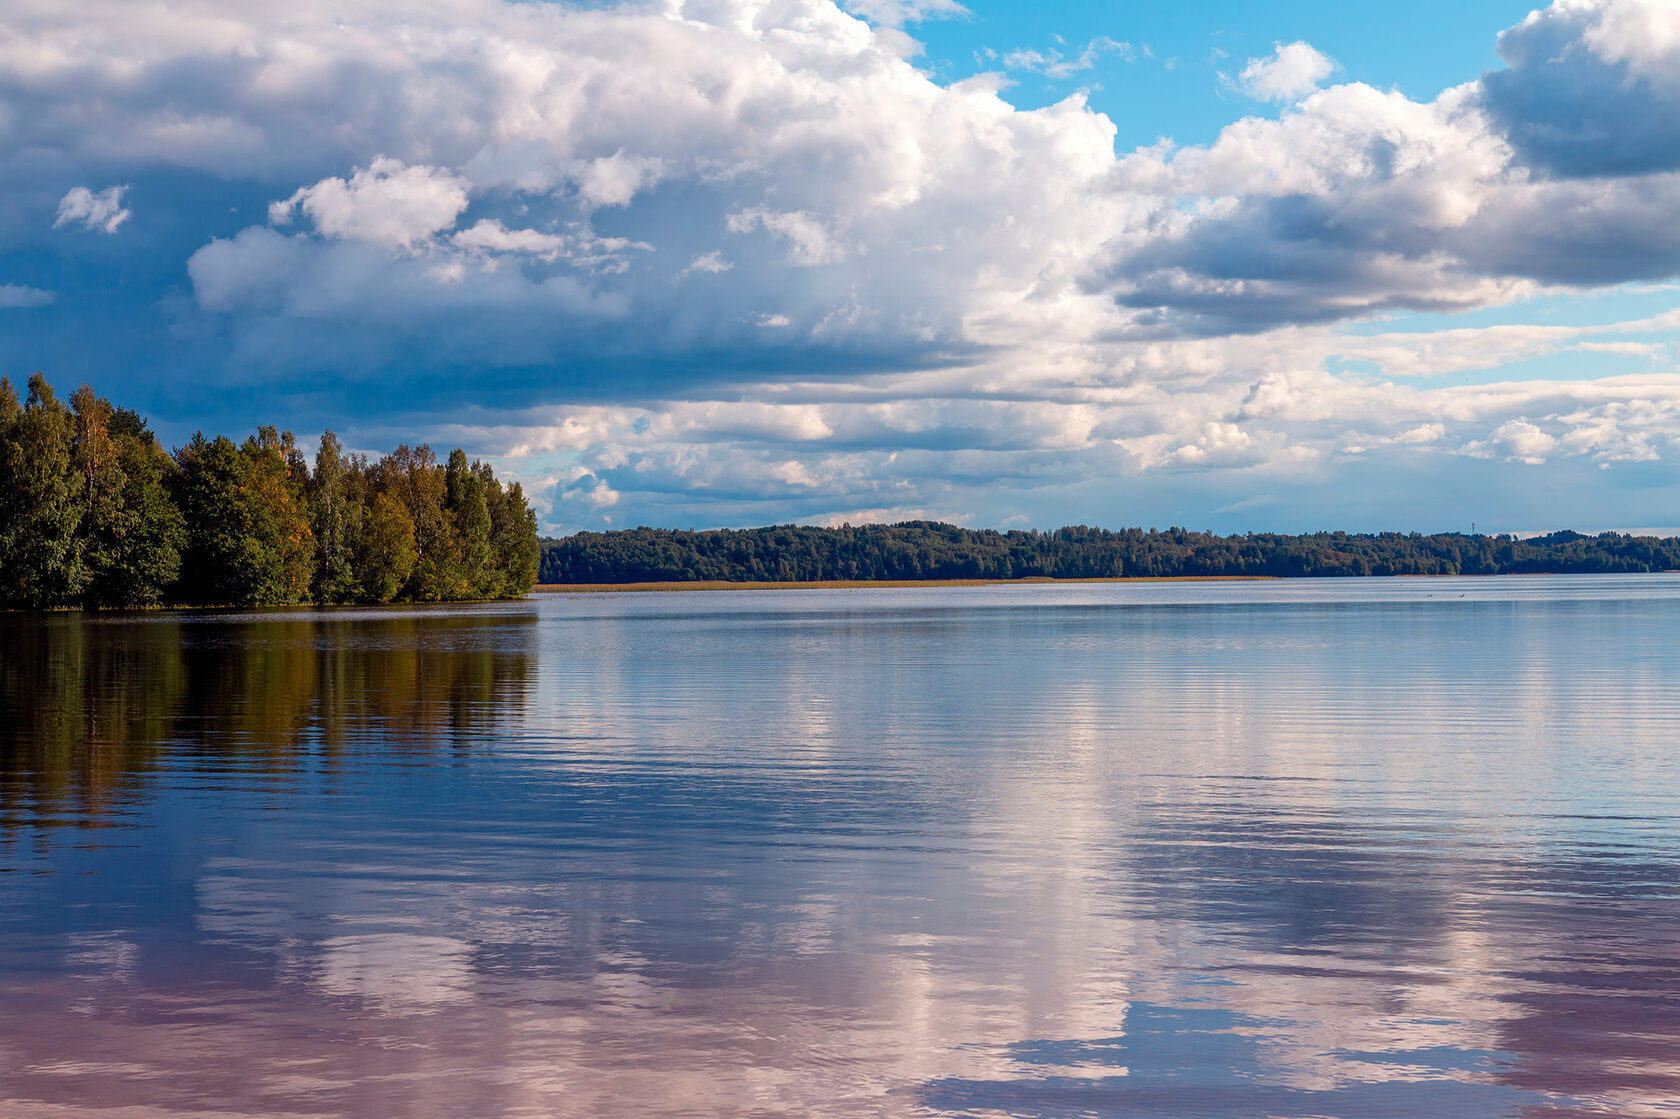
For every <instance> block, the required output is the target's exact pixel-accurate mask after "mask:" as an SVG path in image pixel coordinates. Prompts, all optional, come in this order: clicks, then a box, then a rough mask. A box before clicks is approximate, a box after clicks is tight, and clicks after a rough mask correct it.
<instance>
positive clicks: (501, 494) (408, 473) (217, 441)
mask: <svg viewBox="0 0 1680 1119" xmlns="http://www.w3.org/2000/svg"><path fill="white" fill-rule="evenodd" d="M537 553H538V545H537V524H536V517H535V515H534V514H533V513H532V511H531V509H530V507H529V506H528V505H527V503H526V501H525V495H524V493H523V491H522V490H521V489H520V487H519V485H518V483H514V484H512V485H508V486H503V485H502V484H501V482H500V481H499V480H498V479H497V478H496V476H495V472H494V471H493V470H492V469H491V468H490V467H489V466H488V465H486V464H484V463H482V462H470V461H468V459H467V456H466V454H465V452H463V451H460V450H456V451H454V452H452V453H451V454H450V456H449V459H448V464H447V466H440V465H439V464H438V461H437V457H436V455H434V454H433V453H432V450H431V448H430V447H427V446H424V445H422V446H419V447H413V448H411V447H408V446H406V445H404V446H402V447H399V448H397V450H396V451H395V452H393V453H392V454H390V455H387V456H385V457H383V458H381V459H380V460H379V461H378V462H374V463H370V462H369V461H368V460H367V458H366V457H365V456H362V455H351V454H346V453H345V451H344V448H343V445H342V444H341V443H340V442H339V440H338V438H337V437H336V436H335V435H334V434H333V433H332V432H330V431H329V432H326V433H324V434H323V435H322V437H321V442H320V446H319V449H318V450H317V452H316V455H315V463H314V468H313V469H311V468H310V465H309V463H308V461H307V460H306V458H305V457H304V454H303V452H302V451H301V449H300V448H299V447H298V445H297V440H296V439H295V438H294V437H293V436H292V433H291V432H289V431H280V430H277V429H276V428H274V427H261V428H258V429H257V431H256V433H255V434H254V435H252V436H251V437H250V438H248V439H246V440H245V441H244V442H243V443H237V444H236V443H235V442H234V441H233V440H231V439H229V438H227V437H226V436H217V437H214V438H210V437H207V436H205V435H204V434H202V433H199V434H197V435H194V436H193V438H192V439H191V440H189V441H188V443H187V444H186V445H185V446H184V447H181V448H179V449H178V450H176V451H175V452H174V453H173V454H169V453H168V452H166V451H164V449H163V447H162V446H161V445H160V444H159V443H158V440H157V438H156V437H155V436H154V435H153V434H152V432H151V431H150V430H149V429H148V428H147V426H146V423H145V421H144V420H143V419H142V418H141V417H140V416H139V415H137V414H136V413H134V412H132V411H129V410H127V409H124V408H117V407H114V406H113V405H112V404H111V403H110V402H109V401H107V400H104V399H101V398H100V397H98V396H96V395H95V394H94V392H93V390H92V389H90V388H88V387H87V386H83V387H82V388H81V389H80V390H78V391H77V392H76V393H75V394H74V395H73V396H72V397H71V398H70V403H69V405H65V404H64V403H61V402H60V401H59V400H58V398H57V397H56V396H55V395H54V394H53V390H52V387H51V386H50V385H48V384H47V382H46V380H45V378H43V377H42V376H41V375H40V374H36V375H35V376H34V377H32V378H30V380H29V392H28V397H27V399H26V400H25V401H23V402H20V401H19V400H18V396H17V392H16V390H15V389H14V388H13V387H12V385H11V383H10V382H9V381H8V380H5V379H4V378H0V607H14V608H15V607H23V608H28V609H43V608H52V607H65V606H80V607H87V608H97V607H135V606H150V605H157V604H160V603H182V604H195V605H238V606H265V605H287V604H293V603H301V602H318V603H329V602H389V601H392V600H395V599H410V600H423V601H455V600H462V599H470V598H504V597H508V598H516V597H519V596H521V595H523V594H525V592H526V591H528V590H529V589H530V587H531V584H532V582H534V581H535V579H536V574H537Z"/></svg>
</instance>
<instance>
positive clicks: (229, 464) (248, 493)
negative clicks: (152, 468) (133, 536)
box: [175, 427, 315, 606]
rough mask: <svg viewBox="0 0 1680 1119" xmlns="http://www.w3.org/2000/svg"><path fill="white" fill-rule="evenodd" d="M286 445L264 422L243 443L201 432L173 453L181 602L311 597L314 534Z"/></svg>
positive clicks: (289, 600) (288, 600)
mask: <svg viewBox="0 0 1680 1119" xmlns="http://www.w3.org/2000/svg"><path fill="white" fill-rule="evenodd" d="M291 444H292V440H291V433H290V432H288V433H286V435H285V436H284V437H282V436H280V435H278V434H277V433H276V432H275V430H274V428H272V427H265V428H261V429H259V431H258V433H257V435H256V436H254V437H252V438H251V439H248V440H246V442H245V445H244V446H243V447H236V446H235V445H234V443H233V441H232V440H231V439H229V438H227V437H226V436H218V437H217V438H215V439H206V438H205V437H204V436H203V435H202V434H198V435H195V436H193V439H192V442H191V443H189V444H187V446H186V447H184V448H182V449H181V450H180V451H179V452H177V454H176V462H177V465H178V467H179V471H178V475H177V480H176V486H175V497H176V500H177V502H178V504H179V505H180V507H181V512H182V514H183V516H184V517H185V519H186V536H187V547H186V550H185V554H184V556H183V557H182V565H181V585H180V592H179V593H180V595H181V598H182V599H183V600H185V601H188V602H199V603H223V604H229V605H237V606H265V605H277V604H284V603H293V602H301V601H303V600H304V598H305V597H306V596H307V595H308V593H309V580H310V575H311V574H312V572H313V565H314V553H315V548H314V539H313V537H312V535H311V533H310V530H309V518H308V516H307V514H306V512H305V507H304V503H303V501H302V495H301V493H300V492H299V490H300V488H301V487H300V486H299V485H298V484H297V482H296V481H295V479H294V476H293V465H292V464H291V463H289V462H288V454H287V452H288V450H289V449H295V447H293V446H290V445H291Z"/></svg>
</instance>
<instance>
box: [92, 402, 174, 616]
mask: <svg viewBox="0 0 1680 1119" xmlns="http://www.w3.org/2000/svg"><path fill="white" fill-rule="evenodd" d="M70 400H71V406H72V408H73V409H74V411H75V415H76V437H75V446H74V460H75V463H76V469H77V472H78V473H79V474H80V475H81V476H82V479H83V501H84V503H85V514H84V516H83V519H82V524H81V532H82V535H83V537H84V539H85V548H86V552H85V554H86V558H87V565H88V569H89V576H90V577H89V582H88V585H87V588H86V590H85V592H84V594H83V604H84V605H86V606H93V607H99V606H116V607H126V606H150V605H154V604H156V603H158V602H161V601H162V600H163V595H164V592H165V590H166V588H168V587H169V585H170V584H172V583H173V582H175V580H176V577H177V576H178V574H179V572H180V548H181V544H182V538H183V526H182V521H181V515H180V512H179V510H177V509H176V508H175V506H174V504H173V503H172V502H171V501H170V500H169V496H168V493H167V492H166V491H165V489H164V475H165V473H166V471H167V470H168V468H169V458H168V456H167V455H165V454H164V452H163V448H162V447H160V446H159V445H158V442H157V440H156V438H154V437H153V435H152V433H151V432H150V431H148V430H147V429H146V426H145V423H144V421H142V420H141V419H140V417H139V416H137V415H136V414H135V413H133V412H129V411H126V410H121V409H115V408H113V407H112V406H111V404H110V402H109V401H107V400H102V399H100V398H98V397H96V396H95V395H94V393H93V390H92V389H91V388H89V387H88V386H87V385H83V386H82V387H81V388H80V389H78V390H77V391H76V393H75V395H74V396H72V397H71V398H70Z"/></svg>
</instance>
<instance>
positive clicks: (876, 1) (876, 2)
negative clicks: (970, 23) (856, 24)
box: [841, 0, 969, 27]
mask: <svg viewBox="0 0 1680 1119" xmlns="http://www.w3.org/2000/svg"><path fill="white" fill-rule="evenodd" d="M841 6H842V7H844V8H845V9H846V10H847V11H848V12H851V13H852V14H854V15H859V16H862V17H863V18H864V19H867V20H869V21H870V22H871V23H878V24H880V25H881V26H882V27H903V26H904V25H905V24H907V23H920V22H922V21H923V20H929V19H955V18H958V17H961V16H966V15H968V14H969V11H968V9H967V8H965V7H963V6H962V5H961V4H959V3H957V0H844V3H843V4H842V5H841Z"/></svg>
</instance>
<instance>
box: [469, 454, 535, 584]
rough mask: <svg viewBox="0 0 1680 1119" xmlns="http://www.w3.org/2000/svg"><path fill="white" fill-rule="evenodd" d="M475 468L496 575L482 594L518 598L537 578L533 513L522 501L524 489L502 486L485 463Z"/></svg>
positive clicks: (515, 483)
mask: <svg viewBox="0 0 1680 1119" xmlns="http://www.w3.org/2000/svg"><path fill="white" fill-rule="evenodd" d="M479 469H480V470H481V472H482V473H481V475H480V477H481V478H482V479H483V484H484V491H485V496H486V499H487V504H488V506H489V511H490V550H491V553H492V555H493V556H494V557H495V563H496V575H497V576H498V578H497V581H496V582H497V585H496V587H495V588H494V589H487V590H486V591H485V593H486V594H488V595H490V596H493V597H497V598H519V597H521V596H523V595H524V594H525V593H526V592H528V591H529V590H530V589H531V586H532V585H533V584H534V583H535V582H536V581H537V565H538V563H539V562H540V560H541V557H542V553H541V548H540V546H539V545H538V543H537V515H536V514H535V513H533V512H532V511H531V508H530V506H528V505H527V504H526V503H525V491H524V489H523V488H522V487H521V486H520V485H519V483H518V482H513V483H511V484H509V485H508V486H507V487H505V488H504V487H503V486H502V484H501V483H500V482H498V481H496V475H495V473H494V472H493V471H492V470H491V469H490V468H489V467H488V466H480V468H479Z"/></svg>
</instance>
